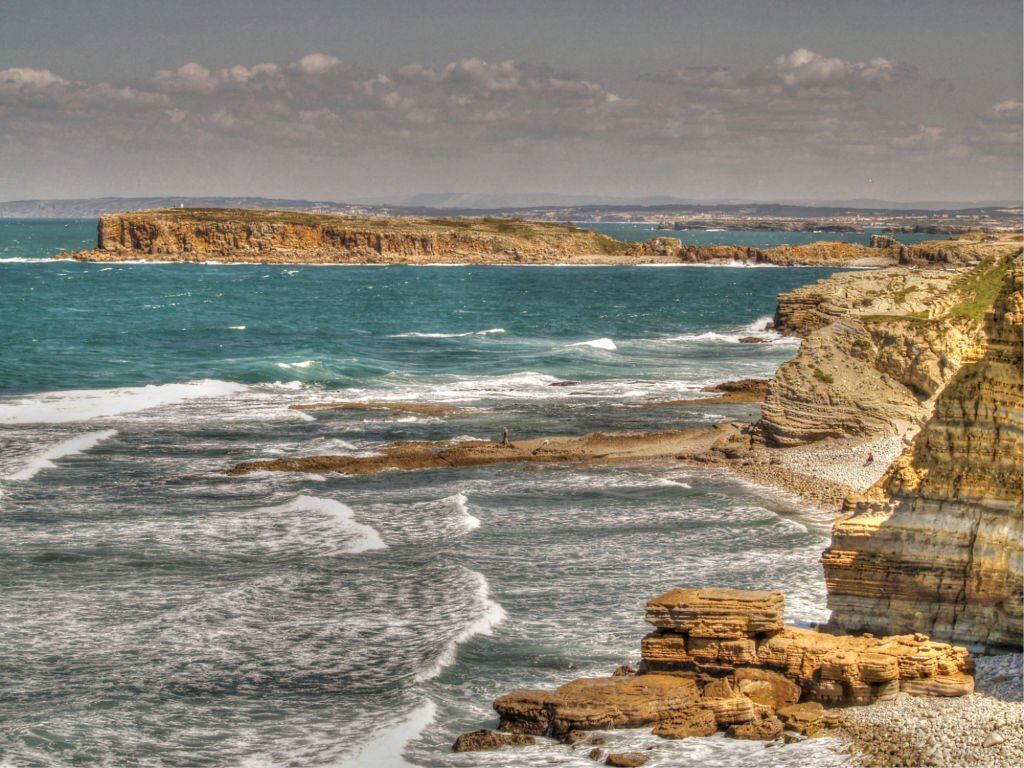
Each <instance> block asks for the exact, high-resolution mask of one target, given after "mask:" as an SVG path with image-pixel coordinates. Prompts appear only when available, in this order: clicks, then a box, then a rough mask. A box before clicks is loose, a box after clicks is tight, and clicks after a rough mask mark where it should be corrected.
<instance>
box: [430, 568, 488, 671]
mask: <svg viewBox="0 0 1024 768" xmlns="http://www.w3.org/2000/svg"><path fill="white" fill-rule="evenodd" d="M469 573H471V574H472V576H473V579H474V580H475V581H476V590H475V595H474V596H475V600H476V603H477V604H478V605H479V606H480V616H479V618H477V619H476V620H475V621H473V622H472V623H471V624H469V625H468V626H467V627H466V628H465V629H463V630H462V631H461V632H459V633H458V634H457V635H456V636H455V637H454V638H452V640H451V642H450V643H448V645H447V647H446V648H445V649H444V650H443V651H442V652H441V655H440V656H439V657H438V658H437V661H436V662H434V665H433V666H432V667H431V668H430V669H428V670H427V671H426V672H423V673H421V674H419V675H417V676H416V679H417V680H418V681H419V682H423V681H425V680H432V679H433V678H435V677H437V676H438V675H440V674H441V672H442V671H443V670H444V668H445V667H447V666H449V665H451V664H453V663H454V662H455V659H456V657H457V656H458V653H459V646H460V645H462V644H463V643H465V642H466V641H467V640H470V639H471V638H473V637H475V636H476V635H492V634H494V628H495V627H496V626H498V625H499V624H500V623H501V622H503V621H504V620H505V615H506V614H505V609H504V608H502V607H501V603H499V602H498V601H497V600H495V599H494V598H493V597H492V596H491V585H490V584H488V583H487V579H486V578H485V577H484V575H483V574H482V573H479V572H477V571H470V572H469Z"/></svg>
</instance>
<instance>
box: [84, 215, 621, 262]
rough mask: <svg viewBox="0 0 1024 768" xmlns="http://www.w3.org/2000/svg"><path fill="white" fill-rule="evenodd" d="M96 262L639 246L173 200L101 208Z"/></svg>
mask: <svg viewBox="0 0 1024 768" xmlns="http://www.w3.org/2000/svg"><path fill="white" fill-rule="evenodd" d="M98 230H99V232H98V240H97V247H96V249H95V250H91V251H82V252H79V253H75V254H70V256H71V258H75V259H80V260H87V261H125V260H135V259H142V260H150V261H194V262H225V263H247V262H257V263H274V264H443V263H467V264H472V263H501V264H560V263H585V264H618V263H634V262H635V261H636V258H635V257H633V256H631V255H630V254H629V246H628V245H627V244H626V243H622V242H620V241H618V240H615V239H614V238H611V237H608V236H606V235H601V234H598V233H596V232H591V231H589V230H585V229H578V228H576V227H573V226H569V225H565V224H548V223H542V222H526V221H521V220H514V219H487V218H482V219H420V218H412V217H401V218H356V217H351V216H338V215H332V214H313V213H301V212H297V211H265V210H245V209H216V208H210V209H188V208H183V209H179V208H170V209H165V210H157V211H137V212H133V213H118V214H112V215H109V216H101V217H100V219H99V224H98Z"/></svg>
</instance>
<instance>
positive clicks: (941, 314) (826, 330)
mask: <svg viewBox="0 0 1024 768" xmlns="http://www.w3.org/2000/svg"><path fill="white" fill-rule="evenodd" d="M967 279H968V275H967V274H966V273H963V272H945V271H942V272H940V271H928V272H911V271H909V270H906V269H898V268H897V269H886V270H879V271H876V272H855V273H846V274H842V275H835V276H833V277H831V278H828V279H827V280H822V281H819V282H818V283H816V284H815V285H810V286H804V287H803V288H798V289H797V290H795V291H791V292H790V293H786V294H782V295H781V296H780V297H779V308H778V311H777V312H776V315H775V325H776V328H777V329H778V330H779V331H780V332H782V333H787V334H792V335H797V336H802V337H804V341H803V343H802V344H801V346H800V351H799V352H798V353H797V356H796V357H795V358H794V359H793V360H791V361H789V362H788V363H786V364H785V365H783V366H782V367H781V368H780V369H779V370H778V372H777V373H776V375H775V377H774V378H773V380H772V381H771V382H770V383H769V385H768V391H767V393H766V395H765V401H764V405H763V407H762V418H761V421H760V422H759V429H760V432H761V434H762V435H763V436H764V438H765V440H766V441H767V442H768V443H769V444H770V445H774V446H793V445H801V444H804V443H809V442H814V441H816V440H822V439H826V438H843V437H857V438H874V437H881V436H896V435H903V434H904V433H905V432H906V431H907V430H908V429H910V428H912V427H916V426H919V425H920V424H922V423H923V422H924V420H925V419H926V418H927V417H928V415H929V414H930V412H931V411H930V409H931V405H932V402H931V398H933V397H934V396H935V395H936V394H937V393H938V392H939V391H940V390H941V389H942V388H943V387H944V386H945V385H946V383H947V382H948V381H949V380H950V379H951V378H952V376H953V374H955V373H956V371H957V369H958V368H959V367H960V364H961V362H962V360H963V359H964V357H965V356H967V355H969V354H970V352H971V350H972V349H974V348H975V347H976V346H977V344H978V342H979V341H980V338H981V331H980V327H979V326H978V324H976V323H974V322H972V320H971V319H970V318H969V317H961V316H952V317H951V316H950V313H951V311H952V309H953V308H954V305H955V304H956V303H957V301H958V300H959V298H960V295H959V293H958V292H957V290H956V288H957V286H958V285H961V284H963V283H964V282H965V281H966V280H967Z"/></svg>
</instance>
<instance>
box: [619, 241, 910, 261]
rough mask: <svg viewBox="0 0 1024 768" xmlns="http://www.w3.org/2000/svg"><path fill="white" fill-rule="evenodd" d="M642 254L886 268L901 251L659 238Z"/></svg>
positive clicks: (637, 248)
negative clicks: (694, 242) (689, 242)
mask: <svg viewBox="0 0 1024 768" xmlns="http://www.w3.org/2000/svg"><path fill="white" fill-rule="evenodd" d="M633 250H634V251H635V252H636V253H637V254H638V255H655V254H657V255H661V256H668V257H670V258H672V259H674V260H676V261H679V262H682V263H683V264H723V265H728V264H774V265H776V266H780V267H791V266H798V265H806V266H837V265H842V266H874V267H877V266H886V265H892V264H896V263H897V260H898V258H899V248H898V246H897V247H892V248H870V247H868V246H866V245H858V244H856V243H841V242H819V243H809V244H807V245H781V246H779V247H777V248H753V247H749V246H740V245H683V243H682V242H681V241H680V240H679V239H678V238H674V237H665V236H662V237H655V238H651V240H650V242H648V243H641V244H637V245H635V246H633Z"/></svg>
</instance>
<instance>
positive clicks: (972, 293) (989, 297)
mask: <svg viewBox="0 0 1024 768" xmlns="http://www.w3.org/2000/svg"><path fill="white" fill-rule="evenodd" d="M1010 263H1011V260H1010V259H1009V258H1003V259H997V258H995V257H991V256H990V257H989V258H987V259H985V260H984V261H983V262H981V264H979V265H978V266H976V267H975V268H974V269H972V270H971V272H970V274H968V276H967V279H966V280H964V281H963V282H962V283H960V284H959V285H958V286H957V287H956V288H955V290H956V292H957V294H959V296H960V301H959V302H958V303H957V304H956V305H954V306H953V308H952V309H950V310H949V316H950V317H965V318H967V319H968V320H971V321H972V322H974V323H979V324H980V323H981V322H982V321H983V320H984V319H985V313H986V312H987V311H988V309H989V307H991V306H992V303H993V302H994V301H995V300H996V296H997V295H999V289H1000V288H1002V286H1003V275H1005V274H1006V270H1007V269H1009V268H1010Z"/></svg>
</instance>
